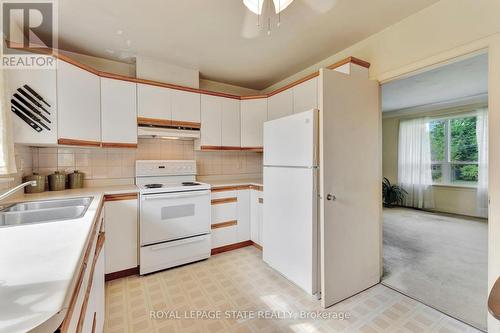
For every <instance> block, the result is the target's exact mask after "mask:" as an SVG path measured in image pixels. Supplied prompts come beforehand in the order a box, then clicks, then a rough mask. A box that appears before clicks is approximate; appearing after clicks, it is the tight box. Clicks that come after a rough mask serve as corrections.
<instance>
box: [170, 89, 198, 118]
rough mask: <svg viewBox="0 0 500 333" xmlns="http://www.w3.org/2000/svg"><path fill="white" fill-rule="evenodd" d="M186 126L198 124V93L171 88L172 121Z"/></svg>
mask: <svg viewBox="0 0 500 333" xmlns="http://www.w3.org/2000/svg"><path fill="white" fill-rule="evenodd" d="M175 122H177V124H178V125H184V126H186V127H199V126H200V93H194V92H190V91H183V90H175V89H173V90H172V123H173V125H176V123H175Z"/></svg>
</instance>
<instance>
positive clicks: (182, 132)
mask: <svg viewBox="0 0 500 333" xmlns="http://www.w3.org/2000/svg"><path fill="white" fill-rule="evenodd" d="M137 136H138V137H139V138H164V139H181V140H195V139H199V138H200V130H199V129H183V128H172V127H158V126H144V125H139V127H138V128H137Z"/></svg>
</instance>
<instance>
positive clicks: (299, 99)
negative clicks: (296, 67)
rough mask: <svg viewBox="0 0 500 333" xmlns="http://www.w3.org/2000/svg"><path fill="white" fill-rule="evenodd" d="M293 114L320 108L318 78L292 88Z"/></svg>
mask: <svg viewBox="0 0 500 333" xmlns="http://www.w3.org/2000/svg"><path fill="white" fill-rule="evenodd" d="M292 90H293V113H298V112H304V111H307V110H311V109H314V108H317V107H318V78H317V77H315V78H312V79H310V80H307V81H305V82H302V83H301V84H298V85H296V86H295V87H293V88H292Z"/></svg>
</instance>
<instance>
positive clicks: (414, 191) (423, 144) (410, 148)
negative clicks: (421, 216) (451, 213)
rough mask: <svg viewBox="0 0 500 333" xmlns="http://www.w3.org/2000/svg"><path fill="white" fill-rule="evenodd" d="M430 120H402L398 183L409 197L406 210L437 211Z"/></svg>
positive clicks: (406, 201) (407, 197)
mask: <svg viewBox="0 0 500 333" xmlns="http://www.w3.org/2000/svg"><path fill="white" fill-rule="evenodd" d="M428 124H429V120H428V119H427V118H417V119H410V120H402V121H401V122H400V124H399V148H398V182H399V185H400V186H401V187H403V188H404V189H405V190H406V191H407V192H408V194H407V195H406V199H405V202H404V205H405V206H409V207H415V208H433V207H434V197H433V194H432V170H431V144H430V135H429V125H428Z"/></svg>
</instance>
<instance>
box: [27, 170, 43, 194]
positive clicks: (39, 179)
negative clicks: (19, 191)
mask: <svg viewBox="0 0 500 333" xmlns="http://www.w3.org/2000/svg"><path fill="white" fill-rule="evenodd" d="M33 180H34V181H36V186H31V185H28V186H26V187H25V188H24V192H26V193H40V192H43V191H45V176H42V175H39V174H38V173H36V172H33V174H32V175H30V176H26V177H24V179H23V182H30V181H33Z"/></svg>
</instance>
